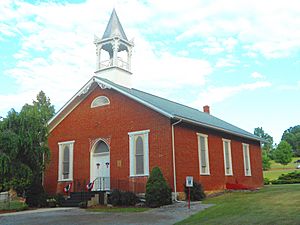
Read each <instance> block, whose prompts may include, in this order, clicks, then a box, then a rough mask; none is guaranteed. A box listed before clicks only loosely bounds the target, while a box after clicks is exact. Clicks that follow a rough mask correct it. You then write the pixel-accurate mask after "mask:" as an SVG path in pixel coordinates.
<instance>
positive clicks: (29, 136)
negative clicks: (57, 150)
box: [0, 91, 54, 194]
mask: <svg viewBox="0 0 300 225" xmlns="http://www.w3.org/2000/svg"><path fill="white" fill-rule="evenodd" d="M53 115H54V107H53V106H52V105H51V103H50V99H49V98H47V97H46V95H45V93H44V92H42V91H41V92H40V93H39V94H38V95H37V99H36V101H33V103H32V105H29V104H25V105H24V106H23V107H22V109H21V111H20V113H17V112H16V111H15V110H11V111H9V112H8V115H7V117H6V118H5V119H4V120H3V121H1V124H0V125H1V126H0V167H1V168H0V169H1V171H0V173H1V174H0V175H1V176H0V181H1V184H2V185H0V191H1V190H4V189H8V188H10V187H12V188H14V189H16V190H17V191H18V193H19V194H20V193H23V192H24V191H28V188H29V189H30V188H31V187H32V186H34V185H35V184H38V185H40V186H41V181H42V173H43V170H44V168H45V163H46V162H47V159H48V158H49V155H50V153H49V152H50V151H49V149H48V143H47V138H48V128H47V121H48V120H49V119H50V118H51V117H52V116H53ZM33 184H34V185H33Z"/></svg>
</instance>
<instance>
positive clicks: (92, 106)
mask: <svg viewBox="0 0 300 225" xmlns="http://www.w3.org/2000/svg"><path fill="white" fill-rule="evenodd" d="M100 98H105V99H106V100H107V101H108V103H104V104H100V105H95V102H96V101H97V100H98V99H100ZM109 104H110V100H109V98H108V97H106V96H104V95H101V96H98V97H96V98H94V100H93V101H92V103H91V108H96V107H101V106H105V105H109Z"/></svg>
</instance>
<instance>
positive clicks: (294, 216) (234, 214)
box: [178, 184, 300, 225]
mask: <svg viewBox="0 0 300 225" xmlns="http://www.w3.org/2000/svg"><path fill="white" fill-rule="evenodd" d="M299 190H300V185H299V184H290V185H289V184H286V185H273V186H266V187H264V188H263V189H262V190H260V191H257V192H234V193H226V194H224V195H222V196H218V197H214V198H211V199H207V200H205V201H203V203H212V204H216V205H215V206H212V207H210V208H208V209H206V210H204V211H202V212H199V213H197V214H195V215H193V216H191V217H189V218H188V219H186V220H183V221H181V222H180V223H178V224H230V225H234V224H243V225H246V224H270V225H271V224H272V225H273V224H291V225H293V224H299V221H300V213H299V212H300V204H299V199H300V191H299Z"/></svg>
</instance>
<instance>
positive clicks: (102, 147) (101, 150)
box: [94, 141, 109, 154]
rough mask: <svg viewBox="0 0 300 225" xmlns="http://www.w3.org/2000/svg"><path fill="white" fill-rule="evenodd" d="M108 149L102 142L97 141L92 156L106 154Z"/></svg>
mask: <svg viewBox="0 0 300 225" xmlns="http://www.w3.org/2000/svg"><path fill="white" fill-rule="evenodd" d="M108 152H109V148H108V146H107V144H106V143H105V142H104V141H98V142H97V144H96V147H95V150H94V154H99V153H108Z"/></svg>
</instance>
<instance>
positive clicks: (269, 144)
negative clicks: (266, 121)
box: [254, 127, 274, 155]
mask: <svg viewBox="0 0 300 225" xmlns="http://www.w3.org/2000/svg"><path fill="white" fill-rule="evenodd" d="M254 134H255V135H256V136H258V137H260V138H263V139H264V140H265V142H263V143H262V149H263V150H265V151H266V152H267V154H268V155H269V153H270V152H271V151H272V149H273V142H274V141H273V137H272V136H271V135H269V134H268V133H265V131H264V130H263V128H262V127H257V128H255V129H254Z"/></svg>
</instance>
